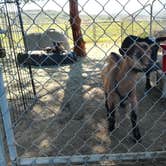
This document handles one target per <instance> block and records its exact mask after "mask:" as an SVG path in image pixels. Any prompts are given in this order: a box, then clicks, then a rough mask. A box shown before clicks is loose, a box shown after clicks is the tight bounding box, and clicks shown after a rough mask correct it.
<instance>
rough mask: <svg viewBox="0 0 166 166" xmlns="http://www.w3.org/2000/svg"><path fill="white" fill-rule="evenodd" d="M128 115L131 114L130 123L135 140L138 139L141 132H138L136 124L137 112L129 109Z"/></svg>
mask: <svg viewBox="0 0 166 166" xmlns="http://www.w3.org/2000/svg"><path fill="white" fill-rule="evenodd" d="M130 116H131V123H132V128H133V136H134V139H135V140H137V141H140V139H141V134H140V131H139V127H138V124H137V114H136V113H135V110H132V111H131V114H130Z"/></svg>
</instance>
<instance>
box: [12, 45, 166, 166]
mask: <svg viewBox="0 0 166 166" xmlns="http://www.w3.org/2000/svg"><path fill="white" fill-rule="evenodd" d="M110 47H111V46H100V48H99V47H97V46H95V50H94V49H93V45H92V46H89V47H88V56H87V57H86V58H80V59H78V61H77V62H76V63H74V64H72V65H67V66H60V67H49V68H48V67H47V68H40V69H39V68H33V74H34V80H35V86H36V91H37V95H38V98H37V103H36V104H35V105H34V107H33V109H32V110H29V111H28V112H27V113H26V114H25V115H24V118H23V119H22V121H21V122H20V123H19V124H18V125H17V126H16V127H15V129H14V132H15V139H16V143H17V149H18V154H19V156H23V157H34V156H35V157H46V156H63V155H87V154H96V153H99V154H103V153H130V152H148V151H166V129H165V124H166V102H165V100H163V99H161V91H160V89H158V88H156V87H155V88H153V89H152V90H151V91H150V92H149V93H148V94H147V95H144V86H145V77H144V76H143V75H140V79H139V81H138V84H137V94H138V99H139V113H138V117H139V126H140V130H141V134H142V142H141V143H136V144H135V143H133V141H132V139H131V136H132V134H131V124H130V118H129V114H128V111H127V110H119V111H117V112H116V120H117V121H116V129H115V130H114V131H113V132H112V134H111V135H110V133H108V130H107V119H106V109H105V107H104V94H103V89H102V81H101V77H100V71H101V68H102V67H103V65H104V60H103V58H104V57H105V55H106V53H107V52H109V51H110ZM115 49H116V48H115ZM99 55H100V56H99ZM115 163H116V162H115ZM159 163H160V162H158V164H159ZM161 163H162V161H161ZM124 164H125V163H124ZM96 165H97V164H96ZM104 165H106V164H104ZM108 165H109V164H108ZM128 165H129V164H128ZM135 165H137V164H135ZM140 165H142V166H143V165H144V162H143V163H142V164H140ZM149 165H151V164H149Z"/></svg>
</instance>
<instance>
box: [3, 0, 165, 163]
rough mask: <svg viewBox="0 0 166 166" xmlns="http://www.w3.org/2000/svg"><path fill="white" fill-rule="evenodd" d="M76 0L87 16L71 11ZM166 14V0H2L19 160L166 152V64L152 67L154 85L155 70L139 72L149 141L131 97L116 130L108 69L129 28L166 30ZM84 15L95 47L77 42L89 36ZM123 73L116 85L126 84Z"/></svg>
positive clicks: (9, 104)
mask: <svg viewBox="0 0 166 166" xmlns="http://www.w3.org/2000/svg"><path fill="white" fill-rule="evenodd" d="M70 3H75V11H77V7H78V11H79V17H80V18H81V20H79V17H78V15H77V16H76V17H74V18H73V17H72V18H71V17H70V12H69V7H70V5H69V4H70ZM77 5H78V6H77ZM165 15H166V3H165V0H153V1H151V0H147V1H143V0H142V1H141V0H132V1H130V0H124V1H123V2H122V1H120V0H100V1H99V0H61V1H58V0H47V1H46V0H42V1H31V0H30V1H20V2H19V1H18V0H16V1H12V0H11V1H10V0H9V1H6V0H5V1H0V18H1V20H0V21H1V22H0V35H1V36H0V47H1V50H0V54H1V55H4V56H2V57H1V59H0V61H1V65H2V71H1V73H2V75H3V80H4V83H3V80H2V75H1V77H0V79H1V80H0V81H1V82H0V97H1V100H0V104H1V113H2V117H3V124H4V128H5V134H6V139H7V144H8V146H7V147H8V150H9V156H10V161H11V163H12V164H13V165H56V164H57V165H58V164H61V165H76V164H83V165H91V164H92V165H93V164H94V165H111V164H116V162H119V161H123V160H125V161H126V160H127V161H130V160H132V161H133V160H134V161H139V160H150V161H154V160H155V159H158V158H160V159H161V158H162V159H165V156H166V141H165V140H166V129H165V124H166V102H165V99H164V98H162V83H163V80H164V78H165V74H164V73H162V71H161V70H158V72H156V71H155V72H152V73H151V74H150V80H151V86H152V87H151V88H150V89H149V90H148V91H146V93H145V92H144V89H145V77H146V74H145V73H144V72H141V73H139V74H138V78H137V80H136V83H135V87H136V89H137V98H138V112H137V116H138V125H139V127H140V132H141V140H142V141H136V142H134V141H133V137H132V125H131V123H130V112H131V110H130V108H129V106H126V108H125V109H124V108H120V109H118V108H119V106H118V105H119V104H120V103H118V104H117V105H116V106H115V109H116V113H115V117H116V123H115V129H114V130H113V131H112V132H111V133H110V132H109V131H108V118H109V117H108V118H107V112H106V108H105V94H104V91H103V81H102V79H101V70H102V68H103V66H104V65H105V63H106V61H108V60H107V58H108V55H109V53H110V52H116V53H118V54H119V48H120V47H121V44H122V41H123V40H124V38H125V37H127V36H128V35H137V36H140V37H142V38H145V37H147V36H149V37H155V38H156V37H161V36H166V18H165ZM71 19H72V21H71ZM74 20H77V21H78V22H79V23H80V21H81V32H80V33H79V34H82V35H81V41H82V37H83V41H85V43H86V57H79V56H76V54H75V53H74V52H73V48H75V45H76V44H80V43H79V42H80V38H79V39H78V41H75V42H73V36H72V29H71V24H75V22H74ZM75 26H77V25H75ZM73 27H74V26H73ZM75 35H77V34H75ZM153 39H154V38H153ZM83 41H82V42H83ZM154 44H156V45H157V46H159V44H160V43H155V41H154ZM77 48H78V47H77ZM79 49H81V47H80V48H79ZM1 55H0V56H1ZM158 59H159V61H160V59H162V53H161V52H160V49H159V50H158ZM159 61H158V62H157V64H159V63H160V62H159ZM156 73H157V74H156ZM128 74H129V73H128V72H127V73H126V74H125V77H124V78H123V79H125V78H126V76H127V75H128ZM123 79H121V80H120V81H119V82H117V84H116V86H115V89H113V90H114V91H116V93H118V92H117V91H118V90H117V89H120V88H116V87H118V86H119V85H121V81H122V82H123ZM129 81H130V80H129ZM160 84H161V85H160ZM124 86H125V85H124ZM124 86H122V87H123V88H124ZM4 87H5V89H6V91H5V90H4ZM123 88H122V89H123ZM117 98H118V99H119V98H120V95H119V97H118V96H117ZM119 101H120V100H119ZM10 161H7V162H8V163H9V164H10Z"/></svg>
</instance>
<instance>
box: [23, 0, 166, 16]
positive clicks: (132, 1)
mask: <svg viewBox="0 0 166 166" xmlns="http://www.w3.org/2000/svg"><path fill="white" fill-rule="evenodd" d="M34 1H35V0H34ZM152 1H153V0H78V3H79V11H80V13H81V14H85V13H86V14H87V13H88V14H98V13H103V14H104V13H107V14H108V13H109V14H117V13H118V12H119V11H121V10H122V9H123V11H125V10H126V11H127V12H124V13H130V14H132V13H133V12H135V11H138V10H139V9H141V8H142V7H143V6H144V5H146V4H151V3H152ZM164 4H165V6H166V0H155V3H154V11H155V12H158V11H160V10H161V9H163V7H164ZM124 6H125V7H124ZM41 7H43V9H44V10H56V11H61V10H62V9H63V10H64V11H65V12H67V13H68V11H69V3H68V0H48V2H47V1H46V0H42V1H40V0H38V1H36V3H27V4H26V5H24V7H23V9H24V10H33V9H39V10H41ZM123 7H124V8H123ZM146 10H147V11H150V5H148V6H147V7H146ZM165 10H166V8H165Z"/></svg>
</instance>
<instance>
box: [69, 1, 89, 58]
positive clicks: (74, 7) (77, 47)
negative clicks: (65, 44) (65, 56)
mask: <svg viewBox="0 0 166 166" xmlns="http://www.w3.org/2000/svg"><path fill="white" fill-rule="evenodd" d="M69 7H70V25H71V29H72V34H73V42H74V52H75V53H76V54H77V55H79V56H86V51H85V42H84V40H83V36H82V33H81V19H80V17H79V12H78V0H69Z"/></svg>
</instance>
